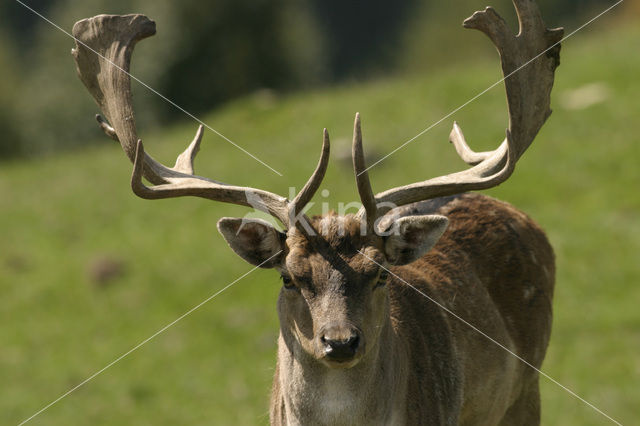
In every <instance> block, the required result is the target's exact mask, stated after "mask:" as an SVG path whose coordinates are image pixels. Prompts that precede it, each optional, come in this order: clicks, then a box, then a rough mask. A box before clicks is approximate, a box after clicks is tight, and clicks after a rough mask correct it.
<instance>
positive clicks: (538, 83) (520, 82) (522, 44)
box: [375, 0, 563, 215]
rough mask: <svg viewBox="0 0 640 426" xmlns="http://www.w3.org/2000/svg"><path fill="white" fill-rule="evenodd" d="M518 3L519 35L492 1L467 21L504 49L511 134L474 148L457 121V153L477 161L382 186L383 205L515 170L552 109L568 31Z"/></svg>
mask: <svg viewBox="0 0 640 426" xmlns="http://www.w3.org/2000/svg"><path fill="white" fill-rule="evenodd" d="M513 3H514V6H515V8H516V11H517V13H518V20H519V23H520V32H519V34H518V35H514V34H513V33H512V32H511V31H510V29H509V28H508V26H507V24H506V23H505V21H504V20H503V19H502V18H501V17H500V16H499V15H498V14H497V13H496V11H495V10H494V9H492V8H491V7H487V8H486V9H485V10H483V11H479V12H475V13H474V14H473V15H472V16H471V17H470V18H467V19H466V20H465V21H464V27H465V28H473V29H477V30H480V31H482V32H483V33H485V34H486V35H487V36H488V37H489V38H490V39H491V41H492V42H493V43H494V45H495V46H496V48H497V50H498V52H499V54H500V60H501V63H502V72H503V75H504V77H505V79H504V82H505V89H506V94H507V106H508V112H509V126H508V128H507V132H506V133H507V137H506V139H505V140H504V141H503V142H502V144H501V145H500V146H499V147H498V148H497V149H496V150H494V151H490V152H474V151H473V150H471V148H469V146H468V145H467V143H466V141H465V139H464V135H463V134H462V130H461V129H460V127H459V126H458V124H457V123H454V126H453V129H452V131H451V135H450V141H451V142H452V143H453V145H454V147H455V149H456V151H457V153H458V155H459V156H460V157H461V158H462V159H463V160H464V161H465V162H466V163H468V164H470V165H473V166H474V167H472V168H470V169H467V170H465V171H462V172H457V173H452V174H449V175H445V176H440V177H437V178H434V179H429V180H426V181H423V182H418V183H413V184H410V185H406V186H401V187H398V188H393V189H390V190H387V191H384V192H381V193H379V194H376V196H375V200H376V203H377V204H378V205H380V204H384V205H396V206H401V205H404V204H409V203H412V202H416V201H421V200H426V199H430V198H435V197H441V196H446V195H453V194H457V193H460V192H464V191H470V190H479V189H487V188H491V187H493V186H497V185H499V184H500V183H502V182H504V181H505V180H506V179H508V178H509V176H510V175H511V174H512V173H513V170H514V168H515V164H516V162H517V161H518V159H519V158H520V157H521V156H522V154H523V153H524V152H525V151H526V149H527V148H528V147H529V145H531V142H533V139H534V138H535V136H536V134H537V133H538V131H539V130H540V128H541V127H542V125H543V124H544V122H545V121H546V119H547V118H548V117H549V115H550V114H551V109H550V107H549V106H550V97H551V89H552V87H553V79H554V72H555V69H556V68H557V67H558V65H559V63H560V44H559V41H560V40H561V39H562V35H563V30H562V29H561V28H558V29H552V30H549V29H545V26H544V22H543V21H542V17H541V15H540V11H539V9H538V6H537V5H536V4H535V2H534V1H533V0H513ZM388 210H389V207H384V208H382V207H379V209H378V215H381V214H384V213H386V212H387V211H388Z"/></svg>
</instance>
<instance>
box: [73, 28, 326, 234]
mask: <svg viewBox="0 0 640 426" xmlns="http://www.w3.org/2000/svg"><path fill="white" fill-rule="evenodd" d="M155 32H156V30H155V22H153V21H151V20H149V19H148V18H147V17H146V16H144V15H124V16H123V15H99V16H95V17H93V18H89V19H84V20H82V21H79V22H77V23H76V24H75V25H74V27H73V36H74V37H75V38H76V48H75V49H73V50H72V54H73V56H74V58H75V61H76V66H77V71H78V75H79V76H80V79H81V80H82V82H83V83H84V85H85V86H86V87H87V89H88V90H89V92H90V93H91V95H92V96H93V97H94V98H95V100H96V102H97V103H98V106H99V107H100V109H101V110H102V112H103V113H104V115H105V117H106V119H107V120H108V122H109V123H110V124H108V123H107V122H105V121H104V120H103V119H102V118H101V117H100V116H97V118H98V122H99V124H100V127H101V128H102V130H103V131H104V132H105V133H106V134H107V136H109V137H111V138H113V139H115V140H117V141H119V142H120V145H122V149H124V152H125V153H126V154H127V156H128V157H129V159H130V160H131V161H132V162H133V163H134V169H133V174H132V177H131V186H132V188H133V192H134V193H135V194H136V195H138V196H140V197H142V198H146V199H158V198H172V197H181V196H187V195H191V196H197V197H202V198H207V199H210V200H214V201H222V202H225V203H232V204H239V205H242V206H248V207H254V208H257V209H259V210H262V211H264V212H266V213H269V214H271V215H272V216H274V217H276V218H277V219H278V220H280V221H281V222H282V224H283V225H285V227H287V228H290V227H292V226H298V227H302V228H301V229H302V230H303V231H309V230H310V228H309V227H308V219H307V218H306V217H305V216H304V215H303V214H301V212H303V209H304V206H305V205H306V204H307V203H308V202H309V201H310V200H311V198H312V197H313V195H314V193H315V192H316V191H317V190H318V187H319V186H320V183H321V182H322V179H323V177H324V174H325V172H326V169H327V164H328V161H329V134H328V132H327V130H326V129H325V130H324V133H323V143H322V153H321V156H320V160H319V162H318V166H317V167H316V170H315V171H314V173H313V174H312V175H311V177H310V178H309V180H308V182H307V183H306V185H305V186H304V187H303V188H302V190H301V191H300V192H299V193H298V195H297V196H296V197H295V198H294V199H293V200H292V201H289V200H287V199H286V198H284V197H281V196H279V195H277V194H274V193H271V192H267V191H263V190H260V189H255V188H250V187H244V186H233V185H228V184H225V183H222V182H217V181H214V180H211V179H207V178H204V177H201V176H196V175H195V174H194V170H193V160H194V158H195V156H196V154H197V152H198V150H199V148H200V141H201V140H202V133H203V128H202V126H200V128H199V129H198V131H197V132H196V136H195V138H194V139H193V141H192V142H191V144H190V145H189V147H188V148H187V149H186V150H185V151H184V152H183V153H182V154H180V156H179V157H178V159H177V161H176V164H175V166H174V167H172V168H169V167H166V166H164V165H162V164H161V163H159V162H157V161H156V160H154V159H153V158H152V157H151V156H149V155H148V154H146V153H145V151H144V147H143V145H142V141H141V140H140V139H138V136H137V132H136V125H135V119H134V113H133V106H132V103H131V79H130V76H129V67H130V63H131V55H132V53H133V49H134V47H135V45H136V43H137V42H138V41H140V40H142V39H144V38H147V37H150V36H152V35H154V34H155ZM142 177H144V178H146V179H147V180H148V181H150V182H151V183H153V184H154V186H151V187H149V186H146V185H144V183H143V182H142ZM301 219H302V220H301Z"/></svg>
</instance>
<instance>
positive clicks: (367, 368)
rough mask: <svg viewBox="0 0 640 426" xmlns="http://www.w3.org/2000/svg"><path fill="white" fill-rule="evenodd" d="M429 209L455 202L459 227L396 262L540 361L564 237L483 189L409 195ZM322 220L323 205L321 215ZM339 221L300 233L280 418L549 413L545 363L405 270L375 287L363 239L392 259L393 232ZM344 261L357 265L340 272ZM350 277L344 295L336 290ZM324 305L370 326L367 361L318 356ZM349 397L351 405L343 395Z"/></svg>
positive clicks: (278, 388)
mask: <svg viewBox="0 0 640 426" xmlns="http://www.w3.org/2000/svg"><path fill="white" fill-rule="evenodd" d="M427 213H429V214H430V213H437V214H441V215H444V216H447V217H448V218H449V227H448V230H447V231H446V232H445V234H444V235H443V236H442V238H440V240H439V242H438V243H437V244H436V246H435V247H434V248H433V249H432V250H431V251H430V252H429V253H428V254H427V255H425V256H423V257H422V258H421V259H419V260H417V261H416V262H413V263H411V264H409V265H406V266H397V267H393V268H391V270H392V271H393V272H394V274H397V275H398V276H399V277H401V278H402V279H403V280H405V281H406V282H408V283H409V284H411V285H412V286H415V287H416V288H417V289H419V290H420V291H422V292H424V293H425V294H426V295H428V296H429V297H431V298H433V299H434V300H436V301H438V302H439V303H441V304H443V305H444V306H446V307H447V308H449V309H450V310H451V311H453V312H455V313H456V314H457V315H459V316H460V317H462V318H463V319H465V320H466V321H468V322H469V323H471V324H473V325H474V326H475V327H477V328H479V329H480V330H482V331H483V332H484V333H486V334H487V335H489V336H491V337H492V338H493V339H495V340H496V341H498V342H500V343H502V344H503V345H505V346H506V347H508V348H510V349H511V350H512V351H514V352H515V353H517V354H518V355H519V356H521V357H523V358H524V359H526V360H527V361H528V362H530V363H531V364H533V365H534V366H536V367H540V365H541V364H542V361H543V359H544V354H545V351H546V347H547V343H548V341H549V334H550V330H551V299H552V295H553V284H554V257H553V251H552V249H551V247H550V245H549V243H548V242H547V239H546V237H545V235H544V233H543V232H542V230H541V229H540V228H539V227H538V226H537V225H536V224H535V223H534V222H533V221H532V220H531V219H529V218H528V217H527V216H526V215H525V214H523V213H521V212H520V211H518V210H516V209H515V208H513V207H512V206H510V205H508V204H506V203H503V202H500V201H497V200H494V199H491V198H489V197H486V196H482V195H477V194H464V195H461V196H456V197H448V198H446V199H438V200H433V201H428V202H422V203H417V204H414V205H411V206H407V207H405V208H403V214H407V215H408V214H427ZM321 220H323V219H322V218H314V227H316V228H317V229H318V228H319V225H320V221H321ZM324 220H325V221H327V220H328V219H326V218H325V219H324ZM339 221H347V222H350V221H351V222H350V223H349V224H348V226H347V229H346V232H345V235H344V236H339V235H338V234H337V232H336V231H337V229H338V228H337V225H338V223H339ZM329 222H330V223H331V227H330V228H331V229H329V233H328V236H326V237H317V238H315V239H314V238H306V237H303V236H302V235H300V234H299V233H298V232H296V231H294V232H292V233H290V235H289V237H288V239H287V251H288V252H287V253H286V268H287V272H288V273H289V274H291V275H292V277H293V278H294V280H296V281H297V282H299V283H301V284H299V285H301V290H300V291H301V293H300V295H302V296H304V297H299V296H298V295H294V294H293V293H291V294H289V292H290V291H291V290H285V289H283V290H282V292H281V294H280V298H279V301H278V312H279V315H280V322H281V335H280V338H279V340H278V343H279V351H278V364H277V367H276V375H275V378H274V383H273V392H272V404H271V421H272V423H273V424H275V425H285V424H297V423H296V419H295V418H293V417H294V416H295V417H297V418H298V420H299V421H301V423H302V424H363V425H364V424H381V423H383V424H410V425H419V424H425V425H435V424H451V425H453V424H461V425H469V424H473V425H484V424H487V425H489V424H502V425H516V424H517V425H532V424H533V425H535V424H539V418H540V417H539V416H540V414H539V410H540V403H539V393H538V374H537V373H536V371H535V370H533V369H531V368H530V367H528V366H526V365H524V364H523V363H522V362H520V361H518V360H517V359H516V358H514V357H513V356H512V355H510V354H509V353H507V352H506V351H504V350H503V349H501V348H499V347H498V346H496V345H495V344H494V343H492V342H491V341H489V340H488V339H487V338H485V337H483V336H482V335H480V334H479V333H477V332H476V331H474V330H472V329H471V328H470V327H469V326H468V325H465V324H464V323H462V322H461V321H460V320H458V319H456V318H454V317H453V316H451V315H450V314H448V313H446V312H445V311H443V310H442V309H441V308H439V307H438V306H436V305H435V304H434V303H433V302H431V301H429V300H428V299H427V298H425V297H423V296H422V295H420V294H419V293H417V292H416V291H415V290H413V289H411V288H410V287H408V286H407V285H406V284H404V283H403V282H402V281H401V280H399V279H397V278H395V277H393V276H390V277H389V282H388V284H387V286H386V288H385V289H382V291H380V292H378V294H376V291H374V292H372V291H371V290H370V281H371V280H372V279H373V278H374V276H375V275H376V272H377V270H378V268H377V266H376V265H375V264H374V263H373V262H371V261H369V260H368V259H367V258H366V257H364V256H362V255H360V254H359V253H358V250H363V251H364V252H365V253H366V254H367V256H369V257H371V258H373V259H376V260H377V261H379V262H381V263H382V262H383V255H382V253H381V252H380V243H379V242H376V240H375V238H373V239H371V237H366V236H365V237H362V236H360V235H359V230H360V228H359V223H358V222H357V221H355V220H353V218H351V217H346V218H340V217H338V216H332V217H331V219H329ZM335 270H338V271H340V272H341V273H342V274H344V276H345V277H346V279H343V280H342V281H340V282H338V281H335V280H332V279H331V278H329V277H334V275H335V272H334V271H335ZM332 274H333V275H332ZM334 278H335V277H334ZM330 287H333V288H330ZM336 291H337V293H338V294H340V295H342V297H339V296H335V295H334V296H331V294H332V293H335V292H336ZM325 296H327V297H328V298H329V302H327V303H325V302H326V300H325V301H323V299H322V298H323V297H325ZM332 298H333V299H332ZM323 306H324V309H325V312H322V309H323V308H322V307H323ZM323 316H330V317H333V318H334V319H335V318H340V317H343V319H344V320H345V321H351V322H355V323H359V324H358V325H359V326H360V327H363V328H368V329H369V331H368V333H369V334H367V331H366V330H365V331H364V334H365V340H366V345H367V347H366V349H365V350H364V351H365V353H364V354H363V355H362V359H360V361H359V362H358V363H357V364H356V365H355V366H353V367H351V368H348V369H332V368H329V367H327V366H326V365H324V364H323V363H322V362H319V361H318V359H317V358H316V357H315V356H317V354H315V352H314V351H315V349H314V348H313V347H312V346H313V345H311V344H310V342H312V341H313V338H314V337H313V336H314V335H315V333H316V332H317V330H314V327H316V326H319V325H321V323H322V321H323ZM367 321H370V322H372V323H367ZM305 340H306V342H307V344H308V345H307V346H305V343H304V341H305ZM301 341H302V343H301ZM332 383H336V388H335V389H334V392H335V393H336V395H334V396H335V398H336V400H335V401H330V402H327V401H326V400H324V399H326V398H327V395H326V392H325V390H324V389H325V388H326V387H330V386H331V384H332ZM327 391H328V392H330V391H331V389H328V390H327ZM354 398H355V399H354ZM352 399H354V400H352ZM340 400H344V401H347V402H349V404H351V405H350V406H349V407H348V408H345V407H340V406H339V405H340V404H339V403H340ZM330 404H336V405H338V406H337V407H328V405H330ZM342 408H345V411H344V412H343V414H344V416H343V417H335V418H334V417H331V414H330V413H329V410H331V409H337V410H338V413H340V409H342ZM325 422H326V423H325Z"/></svg>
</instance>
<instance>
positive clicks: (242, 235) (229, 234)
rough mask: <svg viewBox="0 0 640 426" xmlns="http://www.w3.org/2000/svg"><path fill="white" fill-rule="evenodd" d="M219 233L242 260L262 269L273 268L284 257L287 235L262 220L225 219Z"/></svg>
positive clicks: (220, 222) (221, 220)
mask: <svg viewBox="0 0 640 426" xmlns="http://www.w3.org/2000/svg"><path fill="white" fill-rule="evenodd" d="M218 231H220V233H221V234H222V236H223V237H224V239H225V241H226V242H227V244H229V246H230V247H231V249H232V250H233V251H234V252H235V253H236V254H237V255H238V256H240V257H241V258H243V259H244V260H246V261H247V262H249V263H251V264H252V265H255V266H260V267H261V268H273V267H274V266H276V265H278V264H279V263H280V262H281V261H282V259H283V256H284V254H283V253H284V246H285V240H286V235H285V234H283V233H282V232H280V231H278V230H277V229H275V228H274V227H273V226H271V225H270V224H269V223H268V222H266V221H264V220H260V219H241V218H237V217H223V218H222V219H220V220H219V221H218Z"/></svg>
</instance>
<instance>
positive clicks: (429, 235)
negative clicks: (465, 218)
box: [381, 215, 449, 265]
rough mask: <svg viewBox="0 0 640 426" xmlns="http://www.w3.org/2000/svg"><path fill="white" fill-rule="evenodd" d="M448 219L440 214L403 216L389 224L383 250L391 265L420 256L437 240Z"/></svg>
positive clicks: (405, 262)
mask: <svg viewBox="0 0 640 426" xmlns="http://www.w3.org/2000/svg"><path fill="white" fill-rule="evenodd" d="M448 224H449V220H448V219H447V218H446V217H444V216H440V215H420V216H405V217H401V218H400V219H397V220H396V221H394V222H392V223H390V224H389V226H388V227H387V228H386V229H385V230H384V231H383V232H381V234H382V235H384V252H385V255H386V257H387V262H389V263H390V264H392V265H406V264H407V263H411V262H413V261H414V260H417V259H418V258H420V257H422V255H424V254H426V253H427V252H428V251H429V250H431V248H432V247H433V246H434V245H435V244H436V243H437V242H438V240H439V239H440V237H441V236H442V234H443V233H444V231H445V229H447V225H448Z"/></svg>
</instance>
